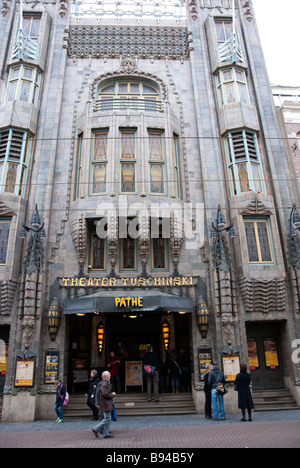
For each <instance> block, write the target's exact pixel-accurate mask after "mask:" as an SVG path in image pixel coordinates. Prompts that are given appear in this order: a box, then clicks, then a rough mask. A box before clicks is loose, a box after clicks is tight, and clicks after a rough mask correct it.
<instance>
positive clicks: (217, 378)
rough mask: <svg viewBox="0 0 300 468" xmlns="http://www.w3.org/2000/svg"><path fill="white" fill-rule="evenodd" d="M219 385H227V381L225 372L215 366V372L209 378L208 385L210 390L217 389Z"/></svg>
mask: <svg viewBox="0 0 300 468" xmlns="http://www.w3.org/2000/svg"><path fill="white" fill-rule="evenodd" d="M218 383H222V384H225V383H226V379H225V376H224V373H223V371H221V369H219V367H218V366H214V368H213V370H212V371H211V373H210V374H209V376H208V385H209V386H210V388H217V385H218Z"/></svg>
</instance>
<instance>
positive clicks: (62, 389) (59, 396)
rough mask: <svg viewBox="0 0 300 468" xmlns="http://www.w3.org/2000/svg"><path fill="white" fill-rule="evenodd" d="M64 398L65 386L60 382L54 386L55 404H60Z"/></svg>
mask: <svg viewBox="0 0 300 468" xmlns="http://www.w3.org/2000/svg"><path fill="white" fill-rule="evenodd" d="M65 398H66V387H65V386H64V385H63V384H60V386H59V387H56V402H55V404H56V406H62V405H63V403H64V401H65Z"/></svg>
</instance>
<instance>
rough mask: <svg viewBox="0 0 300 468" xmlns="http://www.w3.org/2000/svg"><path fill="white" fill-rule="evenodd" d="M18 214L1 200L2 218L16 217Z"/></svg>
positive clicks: (0, 210) (0, 212) (0, 213)
mask: <svg viewBox="0 0 300 468" xmlns="http://www.w3.org/2000/svg"><path fill="white" fill-rule="evenodd" d="M15 214H16V213H14V212H13V211H12V209H11V208H9V206H7V205H6V204H5V203H4V201H2V200H0V217H4V216H15Z"/></svg>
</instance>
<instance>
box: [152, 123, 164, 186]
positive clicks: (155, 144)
mask: <svg viewBox="0 0 300 468" xmlns="http://www.w3.org/2000/svg"><path fill="white" fill-rule="evenodd" d="M148 135H149V166H150V192H151V193H157V194H164V193H165V145H164V134H163V132H156V131H152V130H151V131H149V133H148Z"/></svg>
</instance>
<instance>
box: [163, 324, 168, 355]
mask: <svg viewBox="0 0 300 468" xmlns="http://www.w3.org/2000/svg"><path fill="white" fill-rule="evenodd" d="M162 336H163V342H164V348H165V351H168V349H169V347H170V325H169V322H167V321H166V320H165V321H164V323H163V324H162Z"/></svg>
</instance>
